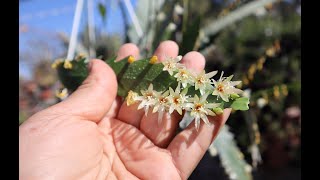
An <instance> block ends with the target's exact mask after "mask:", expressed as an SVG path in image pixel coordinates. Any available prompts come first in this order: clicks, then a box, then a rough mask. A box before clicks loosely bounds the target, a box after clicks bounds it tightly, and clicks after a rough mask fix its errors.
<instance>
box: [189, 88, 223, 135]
mask: <svg viewBox="0 0 320 180" xmlns="http://www.w3.org/2000/svg"><path fill="white" fill-rule="evenodd" d="M208 95H209V94H208V93H206V94H205V95H203V96H202V97H201V98H200V99H199V97H198V96H197V95H195V96H194V98H192V100H193V103H188V104H187V105H186V108H190V109H189V110H191V113H190V116H191V117H193V118H194V119H195V120H194V121H195V126H196V129H197V130H198V129H199V125H200V119H202V120H203V121H204V122H205V123H206V124H210V122H209V120H208V117H207V115H210V116H215V115H216V114H215V113H214V112H212V111H211V110H210V109H213V108H215V107H218V106H219V105H220V103H208V102H207V101H206V99H207V97H208Z"/></svg>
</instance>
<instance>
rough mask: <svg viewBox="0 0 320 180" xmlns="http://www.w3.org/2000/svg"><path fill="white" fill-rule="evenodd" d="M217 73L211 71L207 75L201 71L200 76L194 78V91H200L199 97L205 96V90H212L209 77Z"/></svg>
mask: <svg viewBox="0 0 320 180" xmlns="http://www.w3.org/2000/svg"><path fill="white" fill-rule="evenodd" d="M217 72H218V71H212V72H209V73H208V74H205V73H206V72H205V71H204V70H202V72H201V73H200V74H198V75H197V76H196V77H194V83H195V89H196V90H198V89H199V90H200V93H201V95H203V94H205V92H206V90H209V89H212V85H211V84H212V82H211V80H210V78H211V77H213V76H214V75H216V74H217Z"/></svg>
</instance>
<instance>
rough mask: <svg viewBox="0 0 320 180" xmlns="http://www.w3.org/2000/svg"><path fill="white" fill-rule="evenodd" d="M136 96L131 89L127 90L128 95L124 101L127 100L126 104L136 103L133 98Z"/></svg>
mask: <svg viewBox="0 0 320 180" xmlns="http://www.w3.org/2000/svg"><path fill="white" fill-rule="evenodd" d="M137 96H138V94H137V93H135V92H133V91H131V90H130V91H129V92H128V96H127V98H126V102H127V106H130V105H132V104H134V103H136V101H135V98H136V97H137Z"/></svg>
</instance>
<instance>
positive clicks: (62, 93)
mask: <svg viewBox="0 0 320 180" xmlns="http://www.w3.org/2000/svg"><path fill="white" fill-rule="evenodd" d="M67 96H68V90H67V89H66V88H64V89H63V90H62V91H59V90H57V91H56V97H58V98H60V99H64V98H65V97H67Z"/></svg>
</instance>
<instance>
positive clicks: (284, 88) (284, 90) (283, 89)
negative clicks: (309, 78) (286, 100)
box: [281, 84, 288, 96]
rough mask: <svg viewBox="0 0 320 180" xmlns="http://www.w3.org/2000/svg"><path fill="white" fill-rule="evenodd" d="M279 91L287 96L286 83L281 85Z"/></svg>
mask: <svg viewBox="0 0 320 180" xmlns="http://www.w3.org/2000/svg"><path fill="white" fill-rule="evenodd" d="M281 92H282V94H283V95H284V96H288V88H287V86H286V85H284V84H283V85H281Z"/></svg>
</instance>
